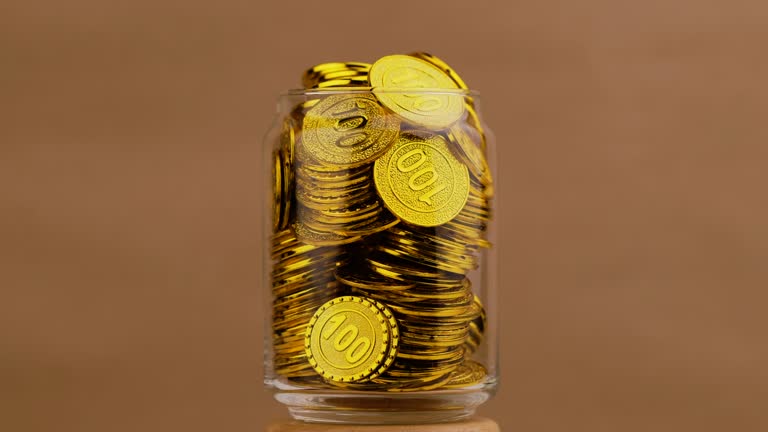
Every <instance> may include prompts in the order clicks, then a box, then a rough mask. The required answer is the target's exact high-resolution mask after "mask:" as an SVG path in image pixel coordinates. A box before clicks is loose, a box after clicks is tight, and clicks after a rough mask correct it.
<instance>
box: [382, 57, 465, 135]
mask: <svg viewBox="0 0 768 432" xmlns="http://www.w3.org/2000/svg"><path fill="white" fill-rule="evenodd" d="M369 79H370V82H371V87H373V92H374V94H375V95H376V97H377V98H378V99H379V100H380V101H381V103H382V104H384V106H386V107H387V108H389V109H391V110H392V111H394V112H395V113H397V114H398V115H399V116H401V117H402V118H403V119H405V120H407V121H409V122H412V123H414V124H416V125H421V126H426V127H429V128H437V129H442V128H445V127H448V126H450V125H451V124H453V123H454V122H456V121H457V120H458V119H459V118H460V117H461V116H462V115H463V114H464V109H465V108H464V96H463V94H461V93H459V92H456V93H453V94H452V93H450V92H442V93H440V92H439V91H434V92H430V93H408V92H407V90H409V89H431V90H439V89H449V90H450V89H453V90H457V89H458V88H459V87H458V85H457V84H456V82H455V81H454V80H453V79H452V78H451V77H450V76H448V75H447V74H446V73H445V72H444V71H442V70H441V69H440V68H438V67H437V66H435V65H434V64H432V63H430V62H428V61H426V60H423V59H421V58H417V57H413V56H407V55H390V56H386V57H382V58H380V59H379V60H377V61H376V63H374V64H373V66H371V71H370V73H369Z"/></svg>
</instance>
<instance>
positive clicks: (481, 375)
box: [443, 360, 488, 389]
mask: <svg viewBox="0 0 768 432" xmlns="http://www.w3.org/2000/svg"><path fill="white" fill-rule="evenodd" d="M487 374H488V371H486V369H485V366H483V365H481V364H480V363H478V362H476V361H472V360H465V361H464V362H463V363H462V364H460V365H459V367H457V368H456V370H454V371H453V372H451V377H450V378H451V379H450V380H449V381H448V382H447V383H446V384H445V385H444V386H443V388H445V389H453V388H463V387H469V386H472V385H476V384H480V383H482V382H483V379H485V376H486V375H487Z"/></svg>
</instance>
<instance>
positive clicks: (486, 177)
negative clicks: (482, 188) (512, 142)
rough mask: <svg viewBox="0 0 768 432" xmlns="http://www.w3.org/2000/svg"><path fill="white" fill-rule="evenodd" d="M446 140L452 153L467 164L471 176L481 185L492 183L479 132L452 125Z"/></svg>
mask: <svg viewBox="0 0 768 432" xmlns="http://www.w3.org/2000/svg"><path fill="white" fill-rule="evenodd" d="M448 140H449V141H450V142H451V144H452V149H453V150H454V153H455V154H456V156H458V158H459V160H461V161H462V162H464V164H466V165H467V167H468V168H469V171H470V173H471V174H472V176H473V177H475V178H476V179H477V180H478V181H479V182H480V184H482V185H492V184H493V178H492V177H491V168H490V167H489V166H488V162H487V161H486V159H485V155H484V154H483V150H482V147H481V142H482V141H481V140H482V139H481V137H480V134H479V133H478V132H477V131H476V130H474V129H472V128H468V127H464V126H460V125H453V126H451V128H450V129H449V130H448Z"/></svg>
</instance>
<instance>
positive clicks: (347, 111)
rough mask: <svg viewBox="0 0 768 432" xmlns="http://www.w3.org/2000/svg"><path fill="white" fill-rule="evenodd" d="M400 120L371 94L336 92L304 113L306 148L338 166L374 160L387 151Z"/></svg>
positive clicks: (398, 128)
mask: <svg viewBox="0 0 768 432" xmlns="http://www.w3.org/2000/svg"><path fill="white" fill-rule="evenodd" d="M399 131H400V122H399V121H398V119H397V118H396V117H394V116H391V115H386V113H385V112H384V109H383V108H382V107H381V105H379V102H378V101H377V100H376V98H374V97H372V96H369V95H358V94H351V95H332V96H328V97H326V98H325V99H323V100H321V101H320V102H319V103H318V104H317V105H315V106H314V107H312V108H311V109H310V110H309V112H307V115H306V116H305V117H304V126H303V135H302V137H303V140H302V145H303V146H304V149H305V150H306V151H307V152H308V153H309V154H310V155H311V156H312V157H313V158H314V159H316V160H317V161H319V162H321V163H324V164H328V165H334V166H338V167H354V166H360V165H363V164H365V163H368V162H371V161H373V160H374V159H376V158H377V157H379V156H380V155H381V154H382V153H384V152H385V151H387V149H388V148H389V146H390V145H391V144H392V143H393V141H394V140H395V138H397V135H398V133H399Z"/></svg>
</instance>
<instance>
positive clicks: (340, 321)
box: [304, 296, 399, 383]
mask: <svg viewBox="0 0 768 432" xmlns="http://www.w3.org/2000/svg"><path fill="white" fill-rule="evenodd" d="M398 344H399V336H398V333H397V322H396V321H395V319H394V318H393V317H392V313H391V312H389V310H388V309H387V308H386V307H385V306H384V305H382V304H380V303H377V302H375V301H373V300H370V299H367V298H364V297H355V296H343V297H337V298H335V299H333V300H331V301H329V302H327V303H325V304H324V305H322V306H321V307H320V308H318V310H317V312H315V315H314V316H313V317H312V320H311V321H310V322H309V324H308V325H307V332H306V337H305V345H304V346H305V348H306V354H307V357H308V359H309V362H310V364H311V365H312V367H313V368H314V369H315V370H316V371H317V372H318V373H319V374H320V375H322V376H323V377H324V378H326V380H328V381H329V382H342V383H343V382H356V381H360V380H362V379H366V378H373V377H375V376H376V375H378V374H381V373H382V372H384V371H385V370H386V368H385V367H383V366H385V365H387V364H391V362H392V361H394V358H395V356H396V353H397V348H398Z"/></svg>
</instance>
